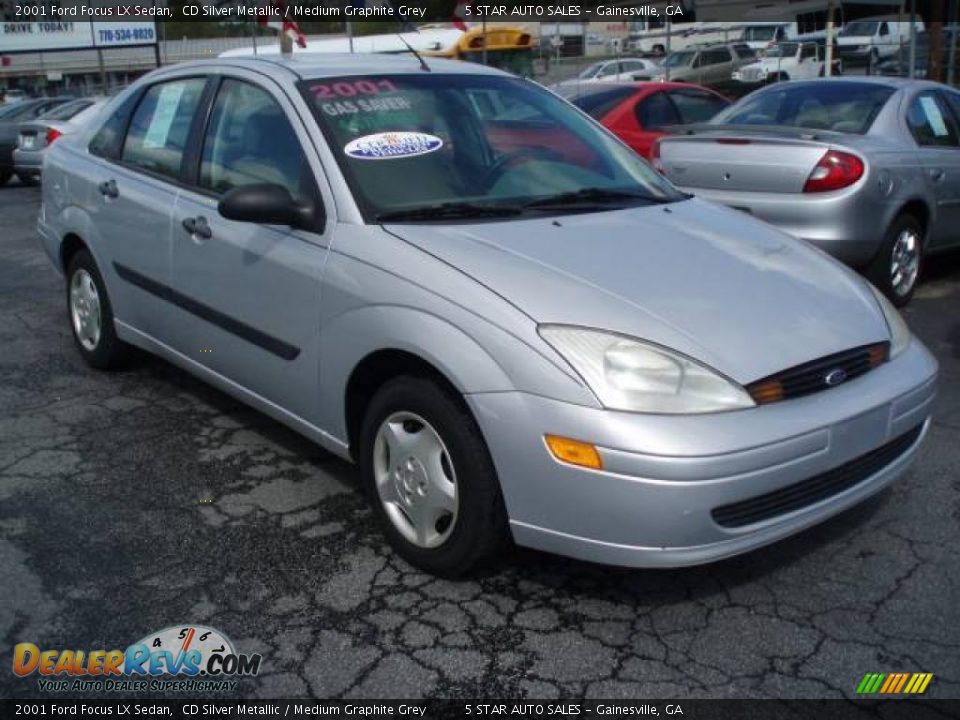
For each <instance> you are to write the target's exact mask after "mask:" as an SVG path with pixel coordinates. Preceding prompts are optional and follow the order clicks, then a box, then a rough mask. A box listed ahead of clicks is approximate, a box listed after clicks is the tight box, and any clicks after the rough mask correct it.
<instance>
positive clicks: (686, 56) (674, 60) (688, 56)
mask: <svg viewBox="0 0 960 720" xmlns="http://www.w3.org/2000/svg"><path fill="white" fill-rule="evenodd" d="M695 55H696V53H695V52H692V51H687V52H675V53H670V54H669V55H667V58H666V60H664V61H663V66H664V67H683V66H684V65H689V64H690V63H692V62H693V58H694V56H695Z"/></svg>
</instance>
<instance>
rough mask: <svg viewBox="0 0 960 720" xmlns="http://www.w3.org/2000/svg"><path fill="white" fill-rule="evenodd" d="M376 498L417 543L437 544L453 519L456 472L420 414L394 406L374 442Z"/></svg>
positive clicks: (449, 528)
mask: <svg viewBox="0 0 960 720" xmlns="http://www.w3.org/2000/svg"><path fill="white" fill-rule="evenodd" d="M373 471H374V477H375V478H376V483H377V493H378V494H379V496H380V502H381V503H383V508H384V510H386V513H387V517H389V518H390V522H392V523H393V526H394V527H395V528H396V529H397V530H398V531H399V532H400V534H401V535H403V537H405V538H406V539H407V540H409V541H410V542H411V543H413V544H414V545H417V546H418V547H422V548H434V547H438V546H440V545H442V544H443V543H444V542H446V540H447V538H449V537H450V533H452V532H453V528H454V526H455V525H456V523H457V509H458V507H459V501H458V493H457V476H456V473H455V472H454V470H453V462H452V461H451V460H450V453H448V452H447V448H446V446H445V445H444V444H443V440H441V439H440V435H439V434H438V433H437V431H436V430H434V429H433V427H432V426H431V425H430V423H428V422H427V421H426V420H424V419H423V418H422V417H420V416H418V415H415V414H413V413H410V412H395V413H393V414H392V415H390V417H388V418H387V419H386V420H384V421H383V424H382V425H381V426H380V429H379V430H378V431H377V437H376V440H375V441H374V445H373Z"/></svg>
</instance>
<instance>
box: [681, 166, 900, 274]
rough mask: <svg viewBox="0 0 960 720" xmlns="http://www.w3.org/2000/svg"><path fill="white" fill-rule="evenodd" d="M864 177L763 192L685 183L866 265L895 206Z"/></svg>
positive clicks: (701, 195) (706, 197)
mask: <svg viewBox="0 0 960 720" xmlns="http://www.w3.org/2000/svg"><path fill="white" fill-rule="evenodd" d="M867 185H868V183H866V182H864V181H861V182H859V183H857V184H856V185H854V186H853V187H851V188H847V189H844V190H840V191H836V192H825V193H809V194H804V193H764V192H746V191H737V190H727V191H724V190H714V189H704V188H689V187H688V188H681V189H682V190H685V191H686V192H689V193H692V194H694V195H696V196H697V197H699V198H702V199H703V200H709V201H710V202H715V203H719V204H721V205H726V206H728V207H732V208H735V209H737V210H743V211H746V212H748V213H750V214H751V215H753V216H754V217H756V218H759V219H760V220H763V221H765V222H768V223H770V224H771V225H775V226H776V227H778V228H779V229H781V230H783V231H784V232H786V233H789V234H790V235H793V236H794V237H796V238H800V239H801V240H806V241H807V242H810V243H813V244H814V245H816V246H817V247H819V248H820V249H821V250H823V251H824V252H827V253H829V254H830V255H832V256H833V257H835V258H837V259H838V260H840V261H841V262H844V263H846V264H847V265H851V266H853V267H863V266H864V265H866V264H867V263H869V262H870V261H871V260H872V259H873V257H874V256H875V255H876V254H877V251H878V250H879V249H880V246H881V244H882V243H883V238H884V234H885V233H886V229H887V225H888V222H889V218H888V216H889V215H890V213H891V211H893V210H895V209H896V208H895V207H892V206H890V205H889V202H888V203H887V204H884V203H882V202H879V201H877V200H875V199H874V198H872V197H870V195H869V193H868V192H867V191H866V189H865V188H866V187H867Z"/></svg>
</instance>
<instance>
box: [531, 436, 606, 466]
mask: <svg viewBox="0 0 960 720" xmlns="http://www.w3.org/2000/svg"><path fill="white" fill-rule="evenodd" d="M544 439H545V440H546V441H547V447H548V448H550V452H552V453H553V456H554V457H555V458H556V459H557V460H560V461H561V462H565V463H570V464H571V465H579V466H580V467H586V468H591V469H592V470H602V469H603V462H601V460H600V453H598V452H597V449H596V448H595V447H594V446H593V445H591V444H590V443H585V442H580V441H579V440H571V439H570V438H565V437H558V436H557V435H544Z"/></svg>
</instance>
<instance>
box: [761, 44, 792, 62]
mask: <svg viewBox="0 0 960 720" xmlns="http://www.w3.org/2000/svg"><path fill="white" fill-rule="evenodd" d="M796 54H797V43H780V44H779V45H777V46H775V47H772V48H768V49H767V57H772V58H785V57H793V56H794V55H796Z"/></svg>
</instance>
